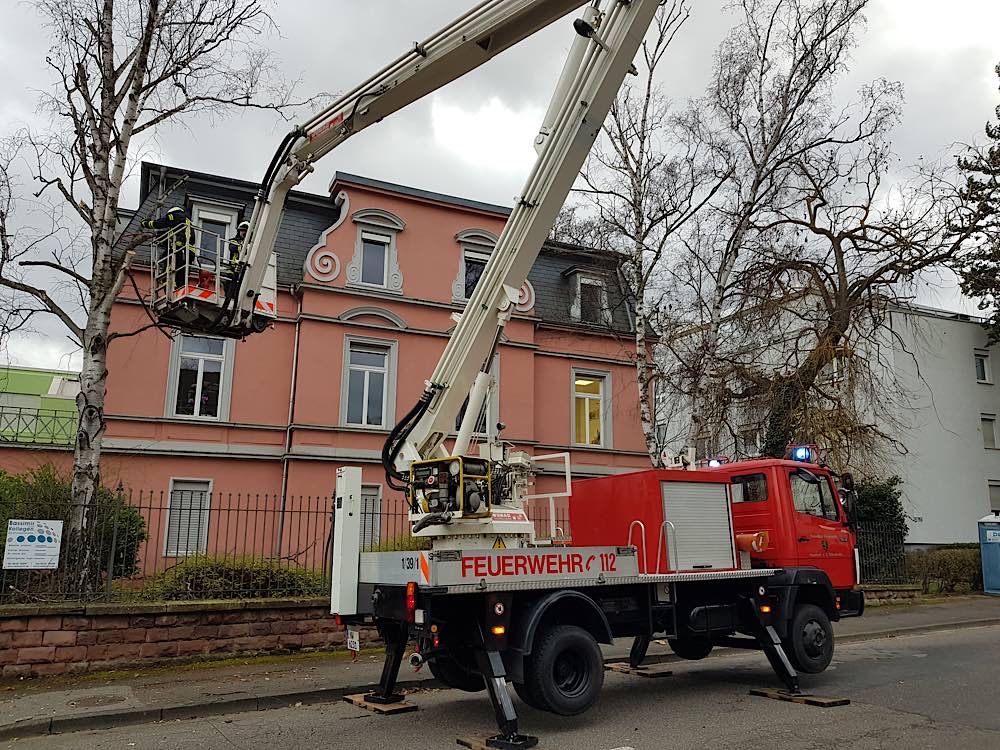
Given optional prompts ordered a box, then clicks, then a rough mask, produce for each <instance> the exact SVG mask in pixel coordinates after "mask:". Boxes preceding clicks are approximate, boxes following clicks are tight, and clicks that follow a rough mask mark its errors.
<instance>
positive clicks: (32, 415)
mask: <svg viewBox="0 0 1000 750" xmlns="http://www.w3.org/2000/svg"><path fill="white" fill-rule="evenodd" d="M77 421H78V420H77V415H76V412H75V411H68V410H62V409H36V408H31V407H27V406H0V443H33V444H37V445H72V444H73V440H74V437H75V436H76V428H77Z"/></svg>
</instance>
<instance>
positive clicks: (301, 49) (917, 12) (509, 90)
mask: <svg viewBox="0 0 1000 750" xmlns="http://www.w3.org/2000/svg"><path fill="white" fill-rule="evenodd" d="M472 4H473V0H421V1H420V2H404V1H403V0H364V1H362V0H332V1H331V0H322V1H320V0H295V1H294V2H289V1H288V0H285V1H284V2H281V3H280V4H279V5H278V8H277V9H276V11H275V19H276V21H277V22H278V25H279V27H280V36H274V37H271V38H269V39H267V40H266V41H265V43H266V44H267V45H268V46H269V47H271V48H272V49H274V50H275V52H276V54H277V56H278V59H279V60H280V63H281V66H282V69H283V70H284V71H285V74H286V75H287V76H288V77H292V78H295V77H301V79H302V83H301V88H300V91H301V92H302V93H303V94H310V93H314V92H317V91H332V92H336V91H341V90H344V89H347V88H349V87H351V86H353V85H354V84H356V83H357V82H359V81H361V80H363V79H364V78H366V77H368V76H369V75H370V74H371V73H372V72H374V71H375V70H377V69H378V68H380V67H381V66H382V65H383V64H384V63H385V62H387V61H388V60H390V59H392V58H394V57H396V56H397V55H398V54H399V53H400V52H402V51H403V50H404V49H405V48H407V47H409V46H410V44H411V43H412V42H413V41H414V40H417V39H423V38H424V37H426V36H428V35H429V34H430V33H432V32H434V31H435V30H437V29H438V28H440V27H441V26H442V25H444V24H445V23H446V22H448V21H449V20H450V19H451V18H453V17H455V16H456V15H458V14H460V13H462V12H463V11H465V10H467V9H468V8H469V7H471V5H472ZM691 4H692V6H693V9H692V16H691V19H690V20H689V21H688V24H687V25H686V27H685V29H684V31H683V32H682V34H681V35H680V36H679V37H678V38H677V40H676V41H675V43H674V45H673V47H672V48H671V51H670V53H669V57H668V59H667V61H666V65H665V67H664V73H663V75H662V82H663V84H664V85H665V87H666V89H667V91H668V93H669V95H670V96H672V97H674V98H675V99H677V100H679V101H682V100H684V99H686V98H687V97H691V96H696V95H698V94H699V93H700V92H701V90H702V89H703V88H704V85H705V83H706V81H707V76H708V74H709V72H710V68H711V60H712V54H713V52H714V49H715V47H716V46H717V45H718V43H719V41H720V40H721V39H722V37H723V35H724V34H725V32H726V31H727V29H728V28H729V27H730V26H731V25H732V22H733V19H732V17H731V16H730V15H728V14H727V13H726V11H725V10H724V7H725V5H726V2H725V0H693V1H692V3H691ZM867 17H868V26H867V31H866V33H865V35H864V37H863V39H862V43H861V46H860V47H859V49H858V50H857V51H856V52H855V54H854V58H853V61H852V63H851V71H850V73H849V75H848V76H847V77H846V78H845V80H844V82H843V84H842V86H841V90H840V95H841V96H842V97H843V98H844V100H845V102H846V101H847V100H848V99H849V98H850V97H851V95H852V92H854V91H856V90H857V89H858V87H859V86H860V85H862V84H863V83H865V82H867V81H870V80H871V79H873V78H878V77H884V78H890V79H894V80H899V81H902V83H903V84H904V86H905V90H906V102H907V103H906V107H905V111H904V120H903V124H902V126H901V127H900V128H899V129H898V131H897V133H896V139H895V146H896V150H897V152H898V154H899V156H900V161H901V164H909V163H913V162H914V161H916V160H917V159H919V158H921V157H923V158H940V157H942V156H948V155H950V154H951V153H953V152H954V150H953V149H952V148H951V144H952V143H954V142H956V141H969V140H972V139H975V138H980V137H981V133H982V129H983V125H984V124H985V123H986V121H987V120H988V119H989V118H990V116H991V115H992V112H993V108H994V107H995V106H996V104H997V102H998V98H1000V95H998V93H997V78H996V75H995V74H994V73H993V66H994V65H996V63H997V62H998V61H1000V0H948V2H941V0H872V3H871V6H870V8H869V10H868V13H867ZM0 18H2V22H0V70H2V71H3V73H4V80H5V85H4V86H3V87H2V88H0V134H5V133H7V132H9V131H11V130H13V129H14V128H15V127H17V126H18V125H23V124H31V123H34V122H36V114H35V102H36V100H37V92H38V91H39V90H41V89H45V88H48V87H50V86H52V85H53V79H52V77H51V75H50V71H49V70H48V69H47V68H46V66H45V54H46V50H47V48H48V43H49V42H48V39H47V37H46V35H45V33H44V30H43V29H41V28H40V24H39V21H38V19H37V17H36V15H35V12H34V10H33V7H32V5H31V3H30V2H17V1H16V0H0ZM572 33H573V32H572V30H571V28H570V27H569V22H568V20H563V21H561V22H560V23H558V24H555V25H553V26H552V27H551V28H549V29H547V30H545V31H543V32H541V33H540V34H538V35H537V36H536V37H535V38H533V39H531V40H528V41H527V42H525V43H524V44H522V45H520V46H519V47H517V48H515V49H513V50H511V51H508V52H507V53H505V54H504V55H502V56H501V57H500V58H498V59H496V60H494V61H493V62H491V63H490V64H488V65H486V66H484V67H483V68H481V69H480V70H478V71H476V72H474V73H472V74H470V75H469V76H466V77H465V78H464V79H462V80H460V81H457V82H455V83H454V84H452V85H450V86H449V87H447V88H445V89H443V90H442V91H440V92H438V93H437V94H435V95H433V96H431V97H429V98H428V99H426V100H424V101H423V102H419V103H417V104H415V105H414V106H412V107H411V108H410V109H408V110H406V111H405V112H401V113H398V114H397V115H396V116H395V117H393V118H391V119H390V120H388V121H385V122H383V123H381V124H379V125H376V126H373V127H372V128H370V129H369V130H367V131H366V132H364V133H362V134H361V135H359V136H357V137H355V138H353V139H352V140H351V141H349V142H348V143H347V144H345V145H344V146H343V147H342V148H340V149H338V150H337V151H336V152H335V153H333V154H331V155H330V156H328V157H327V158H326V159H325V160H324V161H323V162H321V163H320V164H319V165H318V166H317V169H316V173H315V174H314V175H312V176H311V177H310V178H309V179H308V180H307V181H306V182H305V183H303V185H302V186H301V187H302V188H303V189H306V190H310V191H313V192H324V191H325V189H326V187H327V185H328V183H329V181H330V178H331V177H332V175H333V173H334V172H335V171H337V170H342V171H347V172H354V173H357V174H362V175H366V176H369V177H374V178H378V179H383V180H389V181H392V182H398V183H403V184H406V185H412V186H415V187H420V188H425V189H430V190H436V191H440V192H444V193H450V194H454V195H460V196H464V197H468V198H474V199H477V200H483V201H489V202H493V203H499V204H504V205H506V204H509V203H510V202H511V199H512V198H513V196H514V195H516V194H517V193H518V192H519V189H520V185H521V182H522V180H523V179H524V177H525V176H526V174H527V172H528V170H529V168H530V166H531V164H532V162H533V160H534V156H535V154H534V150H533V149H532V139H533V136H534V133H535V131H536V130H537V128H538V125H539V121H540V119H541V117H542V114H543V112H544V109H545V106H546V104H547V102H548V97H549V94H550V92H551V88H552V86H553V85H554V83H555V79H556V77H557V76H558V73H559V69H560V67H561V65H562V58H563V52H564V51H565V50H566V49H567V48H568V45H569V41H570V39H571V36H572ZM287 129H288V124H287V123H283V122H280V121H276V120H275V118H273V117H269V116H266V115H263V114H254V113H250V114H240V115H239V116H237V117H234V118H232V119H228V120H222V121H219V122H214V123H210V122H207V121H199V120H188V121H187V122H186V124H185V127H176V126H174V127H170V128H166V129H162V130H160V131H159V132H158V133H157V134H156V137H155V140H153V141H152V142H150V143H147V144H145V145H144V147H143V151H142V154H143V156H144V157H145V158H146V159H148V160H153V161H162V162H164V163H167V164H171V165H174V166H177V167H180V168H186V169H192V170H198V171H203V172H211V173H216V174H222V175H227V176H231V177H238V178H242V179H246V180H253V181H256V180H259V179H260V177H261V175H262V173H263V170H264V169H265V167H266V166H267V163H268V161H269V160H270V157H271V155H272V153H273V151H274V148H275V147H276V145H277V142H278V140H279V139H280V137H281V135H283V133H284V132H285V131H286V130H287ZM135 182H136V181H135V180H134V179H132V180H130V181H129V182H128V183H127V185H126V191H125V198H124V200H123V205H124V206H126V207H134V206H135V203H136V201H137V195H138V185H137V184H135ZM922 301H924V302H927V303H929V304H939V305H943V306H956V305H958V304H960V300H959V299H958V298H957V296H956V295H955V292H954V289H953V288H949V287H948V284H947V283H945V284H944V285H943V287H942V289H940V290H938V291H935V290H929V291H926V292H925V298H924V299H923V300H922ZM39 328H40V329H41V330H40V331H39V333H38V334H36V335H32V336H25V337H21V338H18V339H16V340H14V341H11V342H10V344H9V346H8V352H7V356H8V358H9V359H10V360H11V361H13V362H15V363H17V364H24V365H35V366H45V367H58V366H66V365H67V363H69V364H75V362H74V361H73V360H72V359H68V358H67V356H66V354H67V352H69V351H70V349H71V347H70V346H69V344H68V342H65V339H64V338H63V334H62V332H60V331H59V329H58V324H52V325H45V326H39Z"/></svg>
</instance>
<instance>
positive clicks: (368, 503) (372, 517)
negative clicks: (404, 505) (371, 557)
mask: <svg viewBox="0 0 1000 750" xmlns="http://www.w3.org/2000/svg"><path fill="white" fill-rule="evenodd" d="M380 490H381V487H379V486H378V485H363V486H362V487H361V551H362V552H365V551H368V550H371V549H372V547H374V546H375V545H376V544H378V543H379V541H380V540H381V538H382V536H381V530H382V499H381V491H380Z"/></svg>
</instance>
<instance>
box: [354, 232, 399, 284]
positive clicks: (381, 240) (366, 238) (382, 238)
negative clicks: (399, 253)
mask: <svg viewBox="0 0 1000 750" xmlns="http://www.w3.org/2000/svg"><path fill="white" fill-rule="evenodd" d="M366 243H367V244H369V245H381V246H382V280H381V281H365V280H364V272H365V244H366ZM360 244H361V249H360V251H359V252H360V253H361V274H362V275H361V277H359V278H358V283H359V284H362V285H364V286H372V287H378V288H380V289H382V288H384V287H386V286H388V284H389V255H390V252H391V248H392V236H391V235H388V234H381V233H378V232H367V231H364V230H362V231H361V240H360Z"/></svg>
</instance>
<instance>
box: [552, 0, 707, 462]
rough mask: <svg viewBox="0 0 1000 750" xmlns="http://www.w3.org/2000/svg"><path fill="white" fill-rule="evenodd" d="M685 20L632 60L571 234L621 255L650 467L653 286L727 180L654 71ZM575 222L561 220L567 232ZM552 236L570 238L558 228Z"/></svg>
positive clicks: (669, 11)
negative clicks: (634, 66)
mask: <svg viewBox="0 0 1000 750" xmlns="http://www.w3.org/2000/svg"><path fill="white" fill-rule="evenodd" d="M689 15H690V9H689V7H688V4H687V1H686V0H674V1H673V2H670V3H666V4H664V5H663V6H661V7H660V9H659V10H658V11H657V15H656V20H655V24H654V27H653V30H652V33H651V34H650V36H649V37H648V38H647V39H646V41H645V42H644V43H643V45H642V50H641V54H640V56H639V59H638V61H639V63H640V69H639V70H637V71H636V72H637V77H638V82H637V83H636V84H631V83H626V85H625V86H623V87H622V90H621V92H620V93H619V95H618V97H617V99H616V100H615V102H614V104H613V105H612V107H611V112H610V114H609V116H608V119H607V120H606V121H605V123H604V129H603V133H602V137H601V139H599V141H598V143H597V145H596V147H595V149H594V151H593V152H592V154H591V157H590V158H589V160H588V162H587V165H586V166H585V168H584V171H583V173H582V178H583V182H584V185H585V187H584V188H582V189H580V190H578V191H577V192H578V193H579V194H582V195H583V196H584V198H585V201H586V203H587V204H589V206H590V208H591V214H590V216H584V217H583V218H582V219H578V220H577V223H576V230H575V231H576V232H577V234H582V235H583V237H582V239H585V240H587V241H589V242H588V244H595V243H596V244H599V245H601V246H603V247H608V248H610V249H613V250H615V251H617V252H618V254H619V256H620V258H621V269H622V278H623V280H624V282H625V284H626V286H627V288H628V292H629V297H630V299H631V300H632V304H633V305H634V310H633V313H634V319H635V347H636V357H635V365H636V376H637V381H638V387H639V415H640V420H641V424H642V430H643V434H644V436H645V441H646V450H647V453H648V454H649V458H650V461H651V462H652V463H653V465H654V466H659V465H661V463H662V460H661V454H662V449H663V447H664V446H662V445H660V441H659V439H658V437H657V434H656V429H655V422H654V413H653V412H654V409H653V404H652V385H653V383H654V380H655V377H656V362H655V357H654V354H653V349H654V347H653V346H652V343H653V342H651V341H650V339H649V334H650V332H651V330H654V329H655V322H654V318H655V311H656V310H657V309H658V308H659V301H658V300H657V298H656V297H657V294H656V287H657V284H656V283H655V282H656V280H657V273H658V272H660V271H662V268H661V266H662V263H661V261H662V259H663V258H664V255H665V253H667V250H668V245H669V242H670V239H671V237H673V236H674V234H675V233H676V232H677V231H679V230H680V229H681V228H682V227H683V226H684V224H685V223H686V222H687V221H688V220H690V219H691V217H693V216H694V215H695V214H696V213H697V211H698V209H699V208H700V207H701V206H703V205H704V204H705V203H706V201H707V200H708V199H709V198H710V197H711V196H712V194H713V193H714V191H715V190H716V189H718V187H719V185H720V184H721V183H722V182H723V180H724V179H725V177H726V175H719V174H718V173H717V172H716V171H715V169H714V167H715V164H714V159H713V156H714V154H713V153H712V152H713V148H712V139H711V137H709V136H708V134H706V133H705V132H704V131H703V130H702V129H701V128H700V127H699V125H700V123H699V122H698V113H697V111H691V112H688V113H685V114H681V115H675V114H674V113H672V112H671V108H670V102H669V101H668V100H667V98H666V96H665V95H664V93H663V90H662V88H661V87H660V85H659V84H658V83H657V81H656V71H657V68H658V67H659V66H660V64H661V63H662V61H663V59H664V56H665V54H666V52H667V49H668V47H669V46H670V43H671V41H672V40H673V39H674V37H675V35H676V34H677V32H678V31H679V30H680V29H681V27H682V26H683V24H684V22H685V21H686V20H687V19H688V17H689ZM572 219H576V217H575V216H564V220H563V222H562V223H563V224H572V223H573V222H572ZM557 231H562V232H564V233H569V234H572V233H573V230H572V229H569V228H567V227H561V228H559V229H557Z"/></svg>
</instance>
